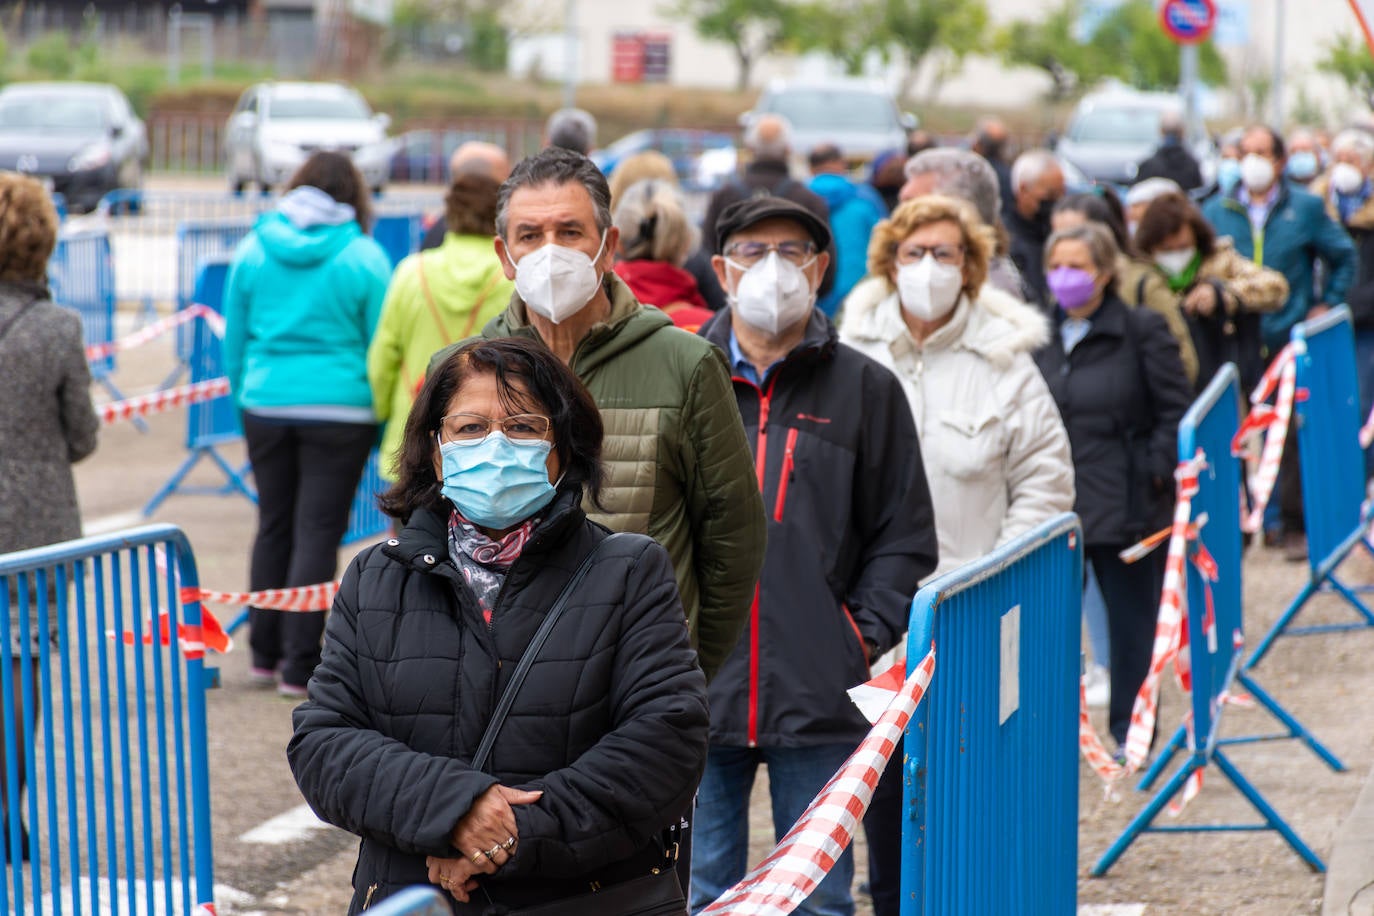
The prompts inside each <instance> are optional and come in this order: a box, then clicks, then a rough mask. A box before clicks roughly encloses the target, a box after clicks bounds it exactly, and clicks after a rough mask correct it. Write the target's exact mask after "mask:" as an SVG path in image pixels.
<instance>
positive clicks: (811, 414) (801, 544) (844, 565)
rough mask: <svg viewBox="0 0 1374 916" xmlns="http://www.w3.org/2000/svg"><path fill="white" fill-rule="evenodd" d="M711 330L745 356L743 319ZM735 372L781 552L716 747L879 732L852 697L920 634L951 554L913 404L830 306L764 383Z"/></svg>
mask: <svg viewBox="0 0 1374 916" xmlns="http://www.w3.org/2000/svg"><path fill="white" fill-rule="evenodd" d="M701 333H702V335H703V336H704V337H706V339H707V340H710V341H711V342H712V343H714V344H716V345H717V346H719V347H720V348H721V349H722V350H724V351H725V352H726V353H729V352H730V310H729V309H728V308H727V309H725V310H724V311H722V312H720V313H718V314H717V315H716V317H715V318H714V319H713V320H712V321H710V322H709V323H708V324H707V325H706V326H705V327H704V328H702V331H701ZM735 375H736V377H735V378H734V387H735V397H736V400H737V402H738V403H739V409H740V414H741V416H742V418H743V420H744V428H745V432H746V433H747V434H748V436H749V439H750V441H751V443H752V445H753V449H754V459H755V468H756V470H757V472H758V478H759V485H760V487H761V488H762V490H763V501H764V508H765V509H766V510H767V512H768V548H767V553H766V555H765V559H764V564H763V574H762V578H761V580H760V582H759V586H758V590H757V592H756V593H755V598H754V607H753V610H752V612H751V615H750V621H749V627H748V629H747V630H746V631H745V633H744V635H743V636H742V637H741V639H740V642H739V644H738V645H736V647H735V650H734V652H732V653H731V655H730V657H729V659H728V660H727V661H726V663H725V665H724V666H723V667H722V668H721V670H720V672H719V674H717V675H716V678H715V679H714V680H713V681H712V683H711V686H710V701H711V743H712V744H716V745H722V746H781V747H802V746H808V745H818V744H837V743H846V742H857V741H859V740H861V739H862V738H863V736H864V735H865V734H866V733H867V732H868V728H869V726H868V723H867V722H866V721H865V720H864V718H863V716H862V715H861V714H860V713H859V711H858V709H857V708H856V707H855V706H854V704H853V703H852V702H851V701H850V699H849V697H848V695H847V694H846V693H845V691H846V690H847V689H848V688H850V687H853V686H854V685H855V684H859V683H862V682H863V681H865V680H867V679H868V676H869V673H868V661H869V658H870V656H874V655H876V654H877V653H881V652H884V651H886V650H887V649H889V648H890V647H891V646H892V645H893V644H894V643H895V642H896V641H897V639H898V638H899V637H900V636H901V635H902V633H903V632H904V631H905V630H906V628H907V617H908V615H909V613H910V605H911V598H912V596H913V595H914V594H915V593H916V588H917V585H918V583H919V582H920V580H921V579H922V578H923V577H924V576H926V575H928V574H929V573H930V572H931V571H932V570H934V569H935V565H936V561H937V547H936V538H935V518H934V514H933V512H932V509H931V505H930V491H929V490H928V489H927V486H926V477H925V469H924V466H923V465H922V463H921V448H920V444H919V442H918V440H917V438H916V427H915V425H914V423H913V422H912V419H911V408H910V406H908V404H907V399H906V395H905V393H904V392H903V391H902V387H901V383H900V382H899V381H898V380H897V378H896V376H894V375H893V374H892V373H891V372H889V371H888V370H887V369H886V368H884V367H883V366H881V365H879V364H878V363H876V362H874V361H873V360H871V359H869V358H868V357H866V356H864V355H863V354H861V353H859V352H858V351H856V350H853V349H851V348H850V347H847V346H844V345H843V344H840V343H839V342H838V340H837V336H836V333H835V328H834V326H833V325H832V324H831V323H830V320H829V319H828V318H826V317H825V314H824V313H823V312H821V311H820V310H819V309H814V310H813V311H812V315H811V319H810V322H809V324H808V325H807V329H806V335H805V337H804V338H803V340H802V342H801V343H800V344H799V345H798V346H797V347H796V348H795V349H794V350H793V351H792V352H791V353H790V354H788V356H787V357H786V358H785V359H784V360H783V361H782V362H781V363H780V364H778V365H777V366H775V367H773V369H772V370H771V371H770V372H769V373H768V376H767V377H766V378H765V379H764V380H763V385H762V387H760V386H758V385H755V384H754V383H753V382H751V381H748V380H746V379H743V378H740V377H738V373H735Z"/></svg>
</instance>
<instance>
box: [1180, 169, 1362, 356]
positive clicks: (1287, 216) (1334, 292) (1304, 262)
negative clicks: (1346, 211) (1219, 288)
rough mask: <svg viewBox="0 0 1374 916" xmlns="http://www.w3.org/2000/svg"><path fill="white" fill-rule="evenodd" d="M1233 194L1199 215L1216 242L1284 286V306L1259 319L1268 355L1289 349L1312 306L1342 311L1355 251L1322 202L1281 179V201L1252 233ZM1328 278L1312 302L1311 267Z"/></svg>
mask: <svg viewBox="0 0 1374 916" xmlns="http://www.w3.org/2000/svg"><path fill="white" fill-rule="evenodd" d="M1239 193H1240V192H1239V190H1237V191H1236V193H1235V194H1229V195H1221V196H1217V197H1213V198H1212V199H1211V200H1209V201H1207V203H1206V204H1204V205H1203V208H1202V215H1203V216H1205V217H1206V218H1207V221H1208V222H1210V223H1211V224H1212V228H1214V229H1215V230H1216V232H1217V235H1218V236H1223V235H1228V236H1230V237H1231V240H1232V241H1233V242H1234V243H1235V246H1236V251H1237V252H1238V253H1240V254H1241V255H1242V256H1243V257H1247V258H1249V259H1251V260H1252V261H1255V262H1256V263H1258V264H1262V265H1264V266H1265V267H1270V268H1273V269H1274V270H1277V271H1278V272H1279V273H1281V274H1283V276H1284V278H1285V279H1287V280H1288V302H1287V303H1286V304H1285V305H1284V307H1283V308H1282V309H1279V310H1278V311H1275V312H1269V313H1268V314H1266V315H1264V317H1263V318H1261V319H1260V331H1261V333H1262V334H1263V337H1264V345H1265V346H1266V347H1267V348H1268V349H1269V352H1270V353H1271V354H1272V353H1274V352H1277V351H1278V350H1279V349H1281V348H1282V347H1283V346H1284V344H1286V343H1288V332H1289V331H1290V330H1291V329H1292V327H1293V325H1295V324H1297V323H1298V322H1299V321H1302V320H1303V319H1305V318H1306V317H1307V313H1308V312H1309V311H1310V310H1311V309H1312V307H1313V306H1314V305H1320V304H1326V305H1340V304H1341V303H1343V302H1344V301H1345V295H1346V292H1347V291H1348V290H1349V289H1350V285H1351V281H1353V280H1354V279H1355V246H1354V244H1353V243H1352V242H1351V241H1350V237H1349V236H1348V235H1346V234H1345V230H1343V229H1342V228H1341V227H1340V224H1339V223H1337V222H1336V221H1334V220H1332V219H1331V218H1330V217H1329V216H1327V215H1326V211H1325V209H1324V206H1323V204H1322V201H1321V199H1320V198H1318V197H1315V196H1314V195H1312V194H1309V193H1308V192H1306V191H1304V190H1303V189H1301V188H1298V187H1294V186H1293V185H1292V184H1290V183H1289V182H1286V181H1283V180H1282V179H1280V183H1279V196H1278V199H1277V200H1276V201H1275V203H1274V206H1273V207H1272V208H1271V209H1270V211H1269V216H1268V218H1267V219H1266V220H1265V222H1264V225H1263V226H1261V227H1260V228H1259V231H1258V232H1254V231H1252V229H1251V225H1250V214H1249V212H1248V210H1247V209H1246V206H1245V204H1244V203H1242V202H1241V200H1240V198H1239V196H1238V195H1239ZM1318 260H1320V261H1322V262H1324V263H1325V265H1326V272H1325V274H1324V280H1323V283H1322V287H1321V292H1320V294H1318V295H1317V297H1316V299H1315V301H1314V299H1313V283H1314V276H1315V271H1314V264H1315V262H1316V261H1318Z"/></svg>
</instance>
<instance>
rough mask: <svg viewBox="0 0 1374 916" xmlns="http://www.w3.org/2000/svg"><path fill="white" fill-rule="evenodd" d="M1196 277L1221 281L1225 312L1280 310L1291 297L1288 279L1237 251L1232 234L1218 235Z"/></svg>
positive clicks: (1231, 313) (1232, 313)
mask: <svg viewBox="0 0 1374 916" xmlns="http://www.w3.org/2000/svg"><path fill="white" fill-rule="evenodd" d="M1197 279H1199V280H1215V281H1216V282H1218V283H1220V284H1221V287H1222V291H1223V297H1222V298H1223V300H1224V305H1225V306H1226V314H1228V315H1234V314H1235V313H1236V310H1237V309H1244V310H1245V311H1247V312H1277V311H1278V310H1279V309H1281V308H1283V304H1284V302H1286V301H1287V300H1288V280H1287V279H1286V278H1285V277H1284V275H1283V274H1281V273H1279V272H1278V271H1277V270H1272V269H1270V268H1268V267H1261V266H1260V265H1259V264H1256V263H1255V262H1254V261H1252V260H1250V259H1249V258H1247V257H1244V256H1242V255H1241V254H1239V253H1238V252H1237V251H1236V248H1235V245H1234V244H1232V242H1231V239H1230V238H1229V237H1222V238H1219V239H1217V245H1216V250H1215V251H1213V252H1212V256H1211V257H1210V258H1208V259H1207V260H1205V261H1203V262H1202V264H1200V265H1199V266H1198V269H1197Z"/></svg>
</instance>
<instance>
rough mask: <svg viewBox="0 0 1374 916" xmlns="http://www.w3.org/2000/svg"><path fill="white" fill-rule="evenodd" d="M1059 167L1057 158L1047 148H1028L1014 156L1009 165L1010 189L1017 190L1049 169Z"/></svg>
mask: <svg viewBox="0 0 1374 916" xmlns="http://www.w3.org/2000/svg"><path fill="white" fill-rule="evenodd" d="M1052 168H1053V169H1057V168H1059V160H1057V159H1055V158H1054V153H1052V152H1050V151H1049V150H1047V149H1028V150H1026V151H1025V152H1024V153H1022V154H1021V155H1019V156H1017V157H1016V161H1015V162H1013V163H1012V165H1011V189H1012V190H1013V191H1019V190H1021V189H1022V188H1024V187H1025V186H1026V185H1028V184H1033V183H1035V182H1036V181H1039V180H1040V178H1041V176H1043V175H1044V174H1045V173H1046V172H1048V171H1049V170H1050V169H1052Z"/></svg>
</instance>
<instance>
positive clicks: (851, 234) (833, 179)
mask: <svg viewBox="0 0 1374 916" xmlns="http://www.w3.org/2000/svg"><path fill="white" fill-rule="evenodd" d="M808 158H809V161H810V165H811V176H812V177H811V181H810V182H809V184H808V187H809V188H811V190H812V191H815V192H816V193H817V194H819V195H820V197H821V199H822V200H824V201H825V204H826V206H827V207H828V208H829V209H830V233H831V237H832V238H833V239H834V245H835V285H834V286H832V287H831V288H830V292H828V293H826V294H825V295H823V296H821V297H820V300H819V301H818V302H817V303H816V304H817V305H818V306H820V309H821V311H822V312H825V314H826V315H827V316H828V317H830V318H834V317H835V314H836V312H838V311H839V309H840V304H841V303H843V302H844V297H845V296H847V295H849V291H850V290H851V289H853V288H854V284H855V283H858V282H859V281H860V280H862V279H863V277H864V273H865V272H866V271H867V266H868V237H869V236H870V235H871V234H872V233H873V227H874V226H876V225H878V221H879V220H881V219H882V218H883V217H884V216H885V215H886V211H885V210H884V208H883V202H882V199H881V198H880V197H878V195H877V193H876V192H874V190H873V189H872V188H870V187H869V186H868V185H867V184H862V183H859V182H855V181H852V180H850V178H849V165H848V163H847V162H846V161H845V158H844V154H843V153H842V152H841V151H840V148H839V147H838V146H835V145H834V144H833V143H822V144H820V145H819V146H817V147H815V148H814V149H813V150H811V154H810V156H809V157H808Z"/></svg>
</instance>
